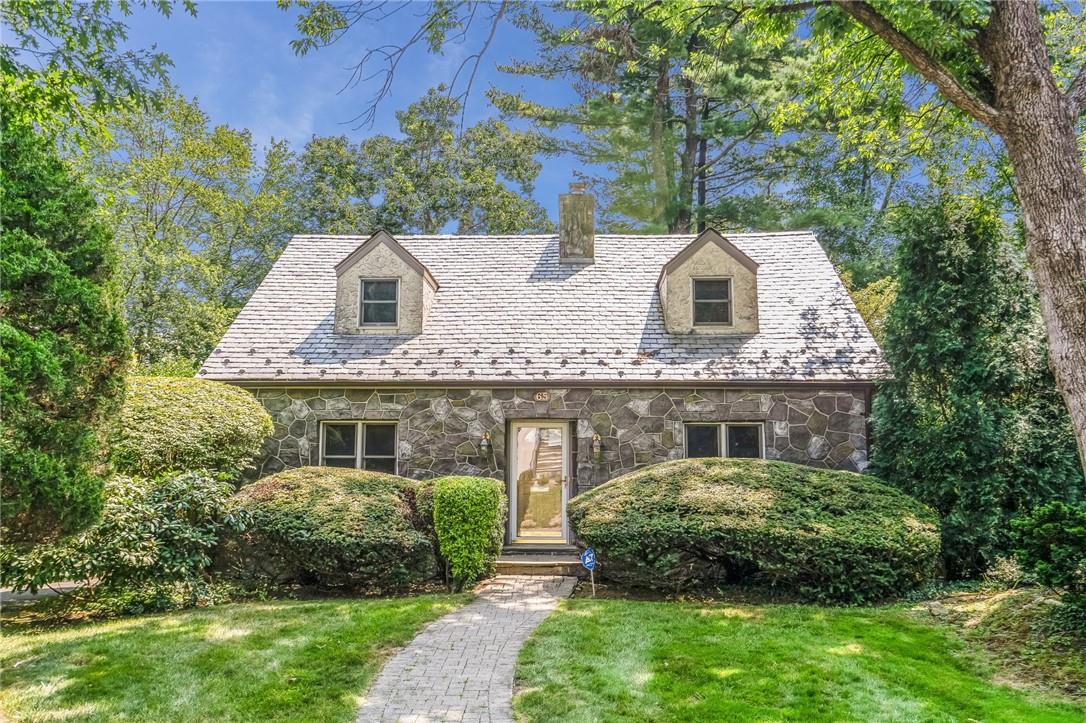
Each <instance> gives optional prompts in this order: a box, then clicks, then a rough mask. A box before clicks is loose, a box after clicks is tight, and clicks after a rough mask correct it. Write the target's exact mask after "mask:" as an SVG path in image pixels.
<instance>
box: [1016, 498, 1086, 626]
mask: <svg viewBox="0 0 1086 723" xmlns="http://www.w3.org/2000/svg"><path fill="white" fill-rule="evenodd" d="M1011 526H1012V527H1013V529H1014V541H1015V545H1016V547H1017V548H1018V559H1019V560H1020V561H1021V563H1022V565H1023V567H1025V568H1026V569H1027V570H1029V571H1030V572H1032V573H1033V574H1034V575H1035V576H1036V577H1037V579H1038V580H1039V581H1040V582H1041V583H1042V584H1044V585H1048V586H1049V587H1059V588H1064V589H1066V590H1067V592H1068V595H1069V599H1070V600H1071V601H1073V602H1075V603H1076V604H1077V605H1079V606H1080V607H1084V608H1086V505H1081V504H1079V505H1069V504H1067V503H1066V502H1049V503H1048V504H1047V505H1042V506H1040V507H1038V508H1037V509H1035V510H1033V511H1032V512H1030V513H1029V514H1028V515H1025V516H1024V517H1020V518H1018V519H1017V520H1014V521H1012V522H1011Z"/></svg>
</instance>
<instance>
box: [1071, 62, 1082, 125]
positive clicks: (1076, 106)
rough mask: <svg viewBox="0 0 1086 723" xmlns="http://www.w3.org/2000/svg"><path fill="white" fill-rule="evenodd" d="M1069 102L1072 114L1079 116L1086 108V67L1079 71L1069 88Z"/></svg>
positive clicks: (1075, 116)
mask: <svg viewBox="0 0 1086 723" xmlns="http://www.w3.org/2000/svg"><path fill="white" fill-rule="evenodd" d="M1067 102H1068V103H1069V104H1070V105H1071V115H1072V117H1073V118H1078V117H1079V116H1080V115H1082V112H1083V111H1084V110H1086V68H1083V69H1082V70H1080V71H1078V75H1077V76H1075V79H1074V80H1073V81H1071V87H1069V88H1068V89H1067Z"/></svg>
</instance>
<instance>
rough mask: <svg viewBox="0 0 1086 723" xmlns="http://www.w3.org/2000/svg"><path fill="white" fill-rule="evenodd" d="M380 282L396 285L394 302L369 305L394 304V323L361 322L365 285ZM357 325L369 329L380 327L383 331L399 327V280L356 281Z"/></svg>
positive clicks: (364, 300) (364, 301) (373, 302)
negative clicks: (389, 282)
mask: <svg viewBox="0 0 1086 723" xmlns="http://www.w3.org/2000/svg"><path fill="white" fill-rule="evenodd" d="M381 281H391V282H393V283H395V284H396V300H395V301H371V302H370V303H371V304H395V305H396V321H393V322H391V323H390V322H387V321H385V322H375V321H371V322H366V321H363V319H364V318H365V314H364V313H363V309H364V308H365V305H366V297H365V290H366V283H367V282H368V283H371V284H372V283H376V282H381ZM358 325H359V326H369V327H380V328H384V329H394V328H396V327H398V326H399V325H400V280H399V279H396V278H389V279H359V280H358Z"/></svg>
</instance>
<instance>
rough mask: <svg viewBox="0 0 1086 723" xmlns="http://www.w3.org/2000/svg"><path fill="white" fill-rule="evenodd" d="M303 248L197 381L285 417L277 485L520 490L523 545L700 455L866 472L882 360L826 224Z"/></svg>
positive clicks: (515, 523) (555, 537)
mask: <svg viewBox="0 0 1086 723" xmlns="http://www.w3.org/2000/svg"><path fill="white" fill-rule="evenodd" d="M593 215H594V209H593V201H592V198H591V196H589V195H587V194H585V193H583V191H582V189H580V188H575V189H573V191H572V192H571V193H569V194H565V195H563V196H562V197H561V203H560V221H559V232H558V234H556V235H532V236H448V235H443V236H393V235H390V234H388V233H386V232H384V231H378V232H377V233H375V234H374V235H373V236H370V237H369V238H364V237H356V236H295V237H294V238H293V239H292V240H291V241H290V243H289V244H288V245H287V247H286V249H285V251H284V252H283V254H282V256H281V257H280V258H279V260H278V261H277V262H276V263H275V265H274V267H273V268H272V270H271V271H270V272H269V273H268V275H267V277H266V278H265V279H264V281H263V283H262V284H261V285H260V287H259V289H257V291H256V293H255V294H254V295H253V297H252V299H250V301H249V303H248V304H247V305H246V306H245V308H244V310H243V311H242V312H241V313H240V314H239V315H238V317H237V319H236V321H235V322H234V323H233V325H231V327H230V329H229V331H228V332H227V333H226V335H225V336H224V337H223V339H222V341H221V343H220V344H219V345H218V347H217V348H216V349H215V350H214V352H213V353H212V354H211V356H210V357H209V358H208V359H207V361H206V362H205V363H204V365H203V368H202V369H200V371H199V376H200V377H202V378H205V379H215V380H220V381H224V382H229V383H232V384H237V385H240V386H244V387H246V388H249V389H251V390H252V392H253V393H254V394H255V395H256V397H257V398H258V399H259V400H260V401H261V402H262V403H263V404H264V406H265V407H266V408H267V409H268V411H269V412H270V413H271V415H272V417H273V419H274V420H275V431H274V433H273V434H272V436H271V437H270V438H269V439H268V440H267V441H266V444H265V445H264V449H263V451H262V453H261V456H260V459H259V460H258V462H257V466H258V470H257V471H258V472H259V473H260V474H269V473H272V472H275V471H278V470H281V469H283V468H286V467H295V466H299V465H334V466H340V467H358V468H363V469H371V470H381V471H385V472H395V473H397V474H400V475H404V476H408V477H415V478H422V477H429V476H435V475H445V474H457V473H459V474H473V475H490V476H493V477H496V478H499V479H502V480H505V481H506V482H507V484H508V485H509V500H510V515H509V518H510V523H509V530H508V536H509V541H510V542H533V543H548V542H551V543H563V542H565V541H567V539H568V535H569V532H568V529H567V525H566V520H565V504H564V503H565V501H566V500H567V499H568V497H569V496H571V495H575V494H577V493H578V492H581V491H584V490H586V489H588V488H591V487H593V486H595V485H599V484H601V483H603V482H606V481H607V480H609V479H611V478H613V477H615V476H617V475H620V474H623V473H625V472H629V471H631V470H633V469H636V468H637V467H639V466H642V465H647V464H653V463H656V462H662V461H666V460H671V459H677V458H681V457H684V456H688V457H696V456H725V457H765V458H767V459H778V460H785V461H790V462H798V463H803V464H809V465H814V466H820V467H836V468H843V469H851V470H863V469H864V467H865V466H866V463H867V448H868V432H867V424H866V417H867V414H868V410H869V406H870V398H871V388H872V380H873V379H874V378H875V377H876V375H877V374H878V373H879V371H880V369H881V360H880V352H879V348H878V346H877V345H876V343H875V341H874V339H873V338H872V336H871V334H870V332H869V331H868V329H867V327H866V326H865V324H864V322H863V320H862V319H861V318H860V315H859V313H858V312H857V311H856V307H855V306H854V305H853V303H852V300H851V299H850V298H849V295H848V293H847V292H846V290H845V288H844V286H843V285H842V283H841V280H840V279H839V278H838V276H837V273H836V272H835V270H834V268H833V266H832V265H831V264H830V262H829V260H828V259H827V257H826V255H825V253H824V252H823V250H822V249H821V247H820V246H819V244H818V241H817V240H816V239H815V237H814V236H813V235H812V234H811V233H808V232H784V233H752V234H720V233H717V232H716V231H712V230H709V231H706V232H704V233H702V234H700V235H697V236H691V235H681V236H680V235H666V236H637V235H596V234H595V233H594V220H593Z"/></svg>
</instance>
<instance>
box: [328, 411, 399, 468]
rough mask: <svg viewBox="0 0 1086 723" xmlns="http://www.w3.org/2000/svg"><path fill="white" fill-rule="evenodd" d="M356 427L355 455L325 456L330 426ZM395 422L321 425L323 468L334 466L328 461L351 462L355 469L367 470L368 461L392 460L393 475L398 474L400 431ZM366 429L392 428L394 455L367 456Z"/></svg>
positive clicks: (340, 422) (346, 422)
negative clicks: (397, 451) (349, 425)
mask: <svg viewBox="0 0 1086 723" xmlns="http://www.w3.org/2000/svg"><path fill="white" fill-rule="evenodd" d="M348 424H353V425H354V434H355V438H354V439H355V442H354V449H355V453H354V455H353V456H352V455H344V454H325V453H324V450H325V449H326V448H327V446H328V445H327V438H326V436H325V435H326V434H327V432H326V431H325V430H326V429H327V428H328V426H329V425H348ZM397 426H398V425H397V424H396V423H395V422H358V421H352V420H346V421H344V420H338V419H335V420H332V419H330V420H327V421H325V422H322V423H321V432H320V435H321V436H320V464H321V466H325V467H328V466H334V465H328V464H326V462H327V460H351V462H352V464H351V467H352V468H353V469H366V460H368V459H372V460H387V459H391V460H392V474H396V473H397V471H398V470H399V458H398V457H397V454H396V449H397V446H398V440H399V430H398V429H397ZM366 427H391V428H392V454H367V452H366Z"/></svg>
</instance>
